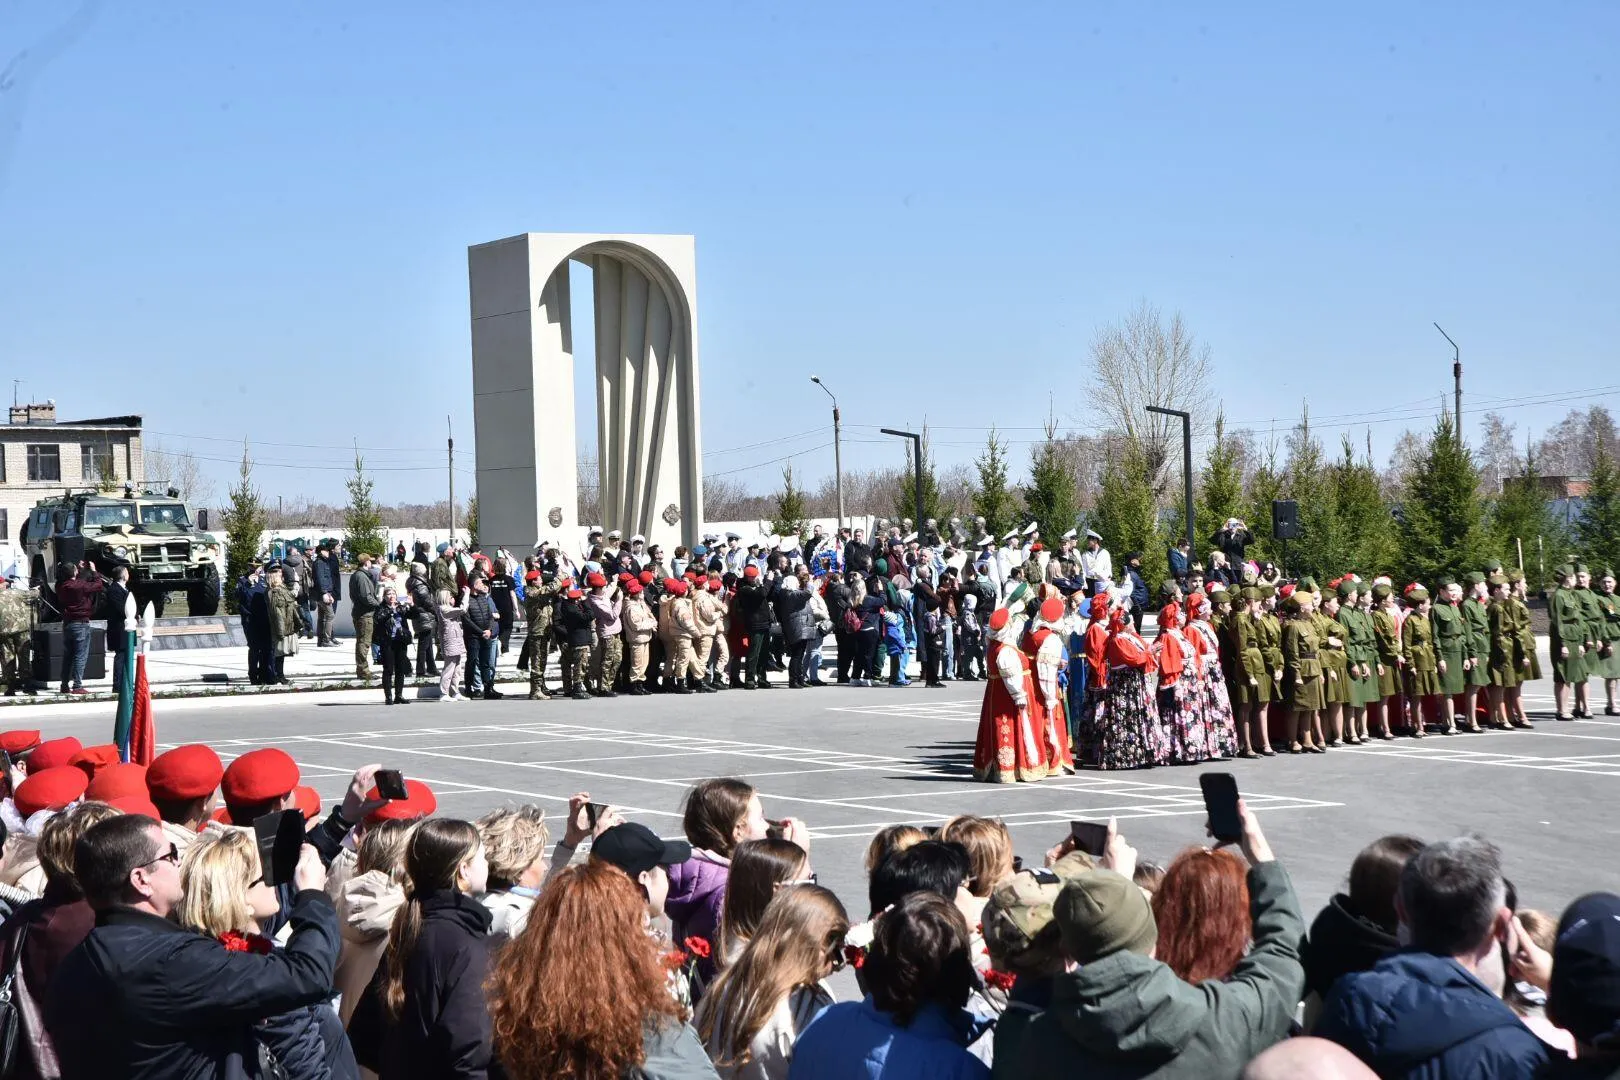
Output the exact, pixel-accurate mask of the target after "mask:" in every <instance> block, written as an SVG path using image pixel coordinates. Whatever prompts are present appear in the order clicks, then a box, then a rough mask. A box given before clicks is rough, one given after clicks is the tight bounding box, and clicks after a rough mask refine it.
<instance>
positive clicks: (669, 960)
mask: <svg viewBox="0 0 1620 1080" xmlns="http://www.w3.org/2000/svg"><path fill="white" fill-rule="evenodd" d="M686 959H687V957H686V953H684V952H682V951H681V950H680V949H671V950H669V952H667V953H665V954H664V966H665V967H667V968H669V969H670V970H671V971H673V970H675V969H676V968H678V967H680V966H681V965H682V964H684V963H686Z"/></svg>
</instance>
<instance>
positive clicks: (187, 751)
mask: <svg viewBox="0 0 1620 1080" xmlns="http://www.w3.org/2000/svg"><path fill="white" fill-rule="evenodd" d="M224 775H225V766H224V765H223V764H222V763H221V762H220V760H219V755H218V754H216V753H214V751H213V748H212V747H208V746H203V745H202V744H201V743H192V744H191V745H189V746H177V747H175V748H174V749H173V750H165V751H164V752H163V753H161V754H159V755H158V756H157V757H156V758H154V759H152V764H151V766H150V767H148V768H147V770H146V790H147V794H149V795H151V797H152V800H153V801H154V802H185V801H187V800H190V799H206V798H207V797H208V796H210V795H212V794H213V793H214V789H215V788H217V787H219V782H220V780H221V778H223V777H224Z"/></svg>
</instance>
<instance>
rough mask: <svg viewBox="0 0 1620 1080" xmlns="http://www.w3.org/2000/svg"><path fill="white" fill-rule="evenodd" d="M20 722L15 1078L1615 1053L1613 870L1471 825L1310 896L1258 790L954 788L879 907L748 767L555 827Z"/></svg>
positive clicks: (1533, 1073)
mask: <svg viewBox="0 0 1620 1080" xmlns="http://www.w3.org/2000/svg"><path fill="white" fill-rule="evenodd" d="M0 748H3V749H4V750H5V751H6V753H7V754H8V755H9V757H10V758H11V759H12V760H13V762H14V763H15V764H14V766H13V767H12V769H11V770H10V772H9V774H8V775H7V776H6V778H5V780H6V784H5V786H6V789H7V791H6V796H5V799H4V802H3V804H0V821H3V822H4V826H5V833H6V838H5V842H4V847H3V851H4V859H3V862H0V882H3V884H0V901H3V903H4V914H5V918H4V922H3V923H0V991H3V992H0V1061H4V1062H5V1063H7V1069H8V1072H7V1075H11V1076H19V1077H27V1078H36V1077H37V1078H46V1077H49V1078H58V1077H59V1078H62V1080H80V1078H85V1080H91V1078H93V1080H104V1078H107V1077H124V1078H132V1080H133V1078H158V1077H162V1078H168V1077H175V1076H186V1077H193V1078H210V1077H222V1078H223V1077H231V1078H238V1077H277V1078H286V1080H305V1078H319V1080H326V1078H332V1077H335V1078H344V1080H347V1078H356V1077H360V1076H379V1077H381V1078H383V1080H416V1078H422V1080H428V1078H432V1080H445V1078H452V1077H471V1078H489V1077H502V1078H511V1080H540V1078H554V1077H576V1078H580V1080H620V1078H640V1080H689V1078H702V1077H711V1078H714V1077H725V1078H736V1080H784V1078H785V1080H901V1078H905V1080H911V1078H917V1080H922V1078H930V1080H932V1078H940V1077H944V1078H978V1077H989V1076H1005V1077H1019V1078H1023V1077H1033V1078H1043V1077H1060V1076H1107V1077H1132V1078H1137V1077H1141V1078H1146V1077H1157V1078H1169V1077H1186V1078H1189V1080H1194V1078H1196V1080H1220V1078H1223V1077H1224V1078H1237V1077H1240V1076H1241V1077H1245V1078H1251V1080H1276V1078H1284V1077H1311V1078H1330V1080H1331V1078H1350V1077H1370V1076H1381V1077H1436V1078H1445V1077H1458V1078H1462V1077H1469V1078H1473V1077H1484V1078H1498V1080H1513V1078H1521V1077H1522V1078H1565V1077H1571V1078H1592V1077H1612V1076H1615V1075H1620V896H1615V895H1612V894H1608V893H1593V894H1589V895H1585V896H1582V897H1579V898H1577V899H1575V900H1574V901H1572V902H1571V903H1570V904H1569V905H1568V907H1567V908H1566V909H1565V910H1564V911H1563V912H1562V914H1561V915H1559V916H1554V915H1552V914H1549V913H1544V912H1540V911H1535V910H1530V909H1526V908H1522V907H1521V906H1520V905H1519V903H1518V900H1517V898H1516V891H1515V889H1514V888H1513V885H1512V884H1511V882H1509V881H1508V880H1507V879H1506V878H1505V876H1504V873H1503V866H1502V856H1501V853H1500V852H1499V851H1498V850H1497V849H1496V848H1495V847H1493V846H1492V845H1491V844H1489V843H1488V842H1486V841H1484V840H1482V839H1480V838H1478V837H1463V838H1456V839H1441V840H1438V841H1433V842H1425V841H1424V840H1421V839H1418V838H1415V837H1411V836H1404V835H1398V836H1386V837H1382V838H1379V839H1376V840H1374V841H1373V842H1372V843H1370V844H1369V845H1368V846H1367V847H1366V848H1365V849H1364V850H1362V851H1361V853H1360V854H1359V855H1357V856H1356V858H1355V860H1354V862H1353V863H1352V865H1351V866H1350V867H1349V870H1348V878H1347V888H1346V890H1345V891H1344V892H1342V893H1339V894H1337V895H1335V896H1334V897H1333V898H1332V899H1331V901H1330V902H1329V903H1328V904H1327V905H1326V906H1325V907H1324V908H1323V909H1322V910H1321V911H1320V912H1319V913H1318V914H1317V915H1316V916H1315V917H1314V919H1312V920H1311V921H1310V922H1309V923H1307V921H1306V918H1305V913H1304V911H1302V909H1301V904H1300V901H1299V898H1298V896H1297V895H1296V893H1295V891H1294V887H1293V884H1292V882H1291V880H1290V877H1289V874H1288V872H1287V870H1286V869H1285V868H1284V865H1283V862H1282V861H1281V860H1280V859H1279V858H1278V856H1277V855H1276V854H1275V853H1274V852H1273V851H1272V848H1271V845H1270V843H1269V841H1268V840H1267V838H1266V835H1265V832H1264V830H1263V829H1262V827H1261V823H1260V821H1259V820H1258V818H1257V817H1256V816H1255V815H1254V814H1252V813H1250V812H1249V811H1248V810H1247V809H1246V808H1244V807H1243V806H1242V804H1241V803H1240V804H1239V807H1238V815H1239V822H1240V833H1241V835H1240V836H1239V838H1238V839H1237V840H1236V842H1235V843H1233V844H1230V845H1226V844H1217V845H1215V846H1213V847H1206V846H1203V845H1201V844H1193V845H1191V846H1188V847H1187V848H1185V849H1184V850H1182V851H1181V852H1180V853H1179V854H1176V855H1175V857H1174V858H1173V859H1171V860H1169V862H1168V863H1167V864H1165V865H1163V866H1159V865H1155V864H1152V863H1150V862H1148V861H1146V860H1144V859H1142V858H1141V857H1140V856H1139V854H1138V852H1137V851H1136V850H1135V848H1134V847H1132V845H1131V844H1130V843H1129V842H1128V841H1127V838H1126V837H1125V836H1124V835H1122V834H1121V833H1120V832H1119V831H1118V829H1117V828H1115V826H1114V823H1113V822H1111V821H1110V822H1108V823H1107V824H1106V827H1105V831H1104V832H1103V834H1102V841H1101V843H1100V845H1098V846H1097V847H1093V846H1092V845H1091V844H1090V843H1088V842H1086V841H1085V840H1084V838H1081V839H1078V840H1077V839H1076V837H1075V836H1074V835H1072V834H1071V835H1070V836H1067V837H1064V838H1062V839H1061V840H1060V841H1059V842H1057V843H1056V844H1054V845H1052V846H1051V847H1050V848H1049V849H1047V850H1046V851H1044V852H1040V853H1036V852H1030V853H1028V854H1029V855H1030V859H1029V860H1028V864H1027V865H1025V860H1022V859H1020V858H1019V857H1018V856H1017V855H1016V854H1015V850H1014V848H1015V845H1014V842H1013V839H1012V836H1011V834H1010V833H1009V832H1008V830H1007V828H1006V827H1005V826H1004V825H1003V824H1002V823H1001V822H1000V821H999V820H996V819H993V818H985V817H975V816H961V817H957V818H954V819H951V820H950V821H948V822H947V823H946V824H944V825H943V826H940V827H938V828H930V829H926V830H925V829H922V828H918V827H914V826H909V825H897V826H889V827H885V828H883V829H881V830H879V831H878V832H877V833H876V834H875V835H873V836H872V838H871V840H870V842H869V843H868V845H867V847H866V851H865V859H864V868H865V872H866V880H867V895H866V896H865V897H864V898H861V900H860V903H859V905H858V906H857V905H854V904H852V903H851V902H850V901H851V900H852V898H849V897H844V898H840V897H839V896H838V895H836V894H835V893H834V892H832V891H831V890H829V889H827V888H826V887H824V886H823V885H821V884H820V883H819V881H818V877H817V873H816V869H815V868H816V866H817V865H818V863H819V861H820V860H822V859H824V858H825V856H824V855H822V854H821V853H820V849H819V847H818V848H817V849H816V852H815V854H814V855H813V854H812V843H811V839H810V832H809V830H808V829H807V828H806V827H805V825H804V823H803V822H801V821H799V820H797V819H794V818H784V819H773V818H772V817H770V816H768V815H767V810H766V807H765V806H764V805H763V804H762V801H761V797H760V794H759V792H757V791H756V790H755V789H753V788H752V787H751V786H750V785H748V784H747V783H745V782H743V781H740V780H735V779H726V778H719V779H713V780H705V781H702V782H700V783H698V784H697V785H696V786H695V787H693V788H692V789H691V790H690V791H689V792H688V793H687V795H686V797H685V801H684V804H683V817H682V832H683V833H684V837H683V838H682V839H678V840H668V839H664V838H662V837H660V836H659V835H658V834H656V833H654V832H653V831H652V830H651V829H649V828H647V827H646V826H645V825H643V824H641V823H639V822H635V821H630V820H626V819H625V817H624V816H623V815H622V814H621V813H619V812H618V811H616V810H614V809H612V808H611V807H602V806H599V805H598V804H596V803H593V802H591V800H590V796H589V794H588V793H584V792H581V793H578V794H576V795H574V796H573V797H572V798H571V799H570V800H569V806H568V810H567V813H566V817H565V820H564V822H563V835H562V836H561V838H560V839H559V840H558V842H557V843H556V844H555V845H551V837H550V835H549V832H548V823H547V820H546V815H545V813H544V812H543V811H541V810H540V809H539V808H537V807H534V806H517V807H512V806H505V807H499V808H496V809H493V810H491V811H490V812H488V813H486V814H485V815H484V816H482V817H480V818H478V819H477V820H476V821H466V820H460V819H456V818H451V817H446V816H443V815H440V814H438V812H437V810H438V807H437V800H436V798H435V796H434V794H433V792H432V791H431V790H430V789H429V788H428V787H427V786H426V785H425V784H422V783H421V782H419V781H415V780H409V781H405V782H404V785H403V790H402V791H392V790H391V791H389V794H393V795H395V796H403V797H395V798H387V797H385V795H384V794H383V791H384V788H383V784H382V782H381V781H382V777H381V775H380V774H379V767H378V766H375V765H368V766H365V767H363V768H361V769H359V770H357V771H356V772H355V774H354V776H353V777H352V779H351V781H350V783H349V785H348V788H347V790H346V792H345V794H344V796H343V798H342V800H341V802H340V803H339V804H338V805H336V806H334V807H332V808H331V809H330V810H328V811H327V812H326V813H325V814H322V812H321V807H320V804H319V799H318V798H316V797H315V796H314V793H313V792H312V791H311V790H310V789H308V788H307V787H305V786H303V785H302V783H301V777H300V774H299V769H298V766H297V764H296V763H295V762H294V761H293V759H292V758H291V757H290V756H288V755H287V754H286V753H285V752H283V751H282V750H280V749H277V748H274V747H266V748H262V749H258V750H254V751H251V752H249V753H246V754H243V755H241V756H240V757H237V758H235V759H234V760H232V761H231V762H230V764H229V765H228V766H226V765H225V764H224V763H223V762H222V761H221V759H220V757H219V756H218V755H217V754H216V753H215V752H214V751H213V750H212V749H210V748H209V747H207V746H203V745H187V746H180V747H176V748H174V749H171V750H168V751H166V752H165V753H163V754H162V755H159V756H158V757H157V758H156V759H155V760H154V761H153V762H152V763H151V765H150V766H145V767H143V766H140V765H134V764H126V763H120V762H119V761H118V755H117V752H116V750H115V749H114V748H112V747H105V746H92V747H82V746H80V745H79V744H78V743H77V741H76V740H73V739H53V740H48V741H41V739H40V736H39V733H38V732H29V731H10V732H5V733H3V734H0ZM289 818H290V819H291V820H293V821H296V822H298V823H299V824H298V825H297V826H296V827H295V830H294V832H293V833H292V834H291V835H292V839H293V841H294V842H295V843H294V847H296V846H297V842H298V841H300V840H301V842H302V848H301V850H300V851H299V852H298V854H297V857H296V859H290V858H289V859H283V857H282V852H283V849H282V847H281V843H280V834H281V832H283V831H285V830H284V829H283V828H281V827H282V826H284V825H285V823H286V821H287V820H288V819H289ZM267 819H268V820H270V821H271V822H272V824H273V825H275V826H276V827H277V828H275V829H273V830H272V832H275V833H276V834H277V835H276V836H275V837H273V838H272V839H274V840H275V842H274V843H273V844H269V845H268V846H267V841H266V834H265V832H264V830H263V829H262V828H260V826H261V825H262V824H263V823H264V822H265V821H266V820H267ZM300 834H302V835H301V836H300ZM1189 839H1191V838H1189ZM587 845H588V846H587ZM548 848H549V850H548ZM582 852H583V853H582ZM813 860H815V861H813ZM846 969H847V970H849V971H850V972H852V974H853V976H854V983H855V986H856V987H857V992H856V994H855V995H853V996H850V995H848V994H845V995H844V996H845V997H846V1000H838V998H839V996H840V995H839V993H838V992H837V991H836V990H835V988H834V983H835V982H837V983H840V984H843V985H847V983H848V980H847V979H839V980H833V978H832V977H833V975H834V973H836V972H839V971H841V970H846Z"/></svg>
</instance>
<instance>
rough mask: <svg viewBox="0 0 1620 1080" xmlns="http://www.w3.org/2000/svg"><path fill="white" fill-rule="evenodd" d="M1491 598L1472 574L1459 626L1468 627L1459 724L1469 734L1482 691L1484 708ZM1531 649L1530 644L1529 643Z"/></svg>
mask: <svg viewBox="0 0 1620 1080" xmlns="http://www.w3.org/2000/svg"><path fill="white" fill-rule="evenodd" d="M1490 599H1491V594H1490V589H1489V587H1488V586H1487V585H1486V584H1485V575H1484V574H1482V573H1480V572H1479V571H1478V570H1475V571H1474V572H1473V573H1471V574H1469V575H1468V597H1467V599H1465V600H1464V601H1463V602H1462V604H1461V605H1459V606H1460V607H1461V609H1462V615H1463V622H1464V623H1466V624H1467V626H1468V655H1469V656H1470V658H1471V659H1472V662H1471V663H1470V664H1469V665H1468V688H1467V689H1466V690H1464V691H1463V722H1464V723H1465V724H1466V725H1467V726H1468V730H1469V731H1478V730H1480V727H1479V692H1480V691H1481V690H1485V691H1486V694H1485V698H1486V703H1487V708H1488V707H1489V701H1490V685H1491V627H1490V622H1489V620H1488V618H1487V616H1486V605H1487V604H1489V603H1490ZM1531 644H1532V646H1534V641H1533V640H1532V642H1531Z"/></svg>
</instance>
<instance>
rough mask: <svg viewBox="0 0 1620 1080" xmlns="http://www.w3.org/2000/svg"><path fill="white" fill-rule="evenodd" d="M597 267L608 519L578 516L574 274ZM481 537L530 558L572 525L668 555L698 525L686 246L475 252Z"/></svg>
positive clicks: (603, 239)
mask: <svg viewBox="0 0 1620 1080" xmlns="http://www.w3.org/2000/svg"><path fill="white" fill-rule="evenodd" d="M575 260H578V261H580V262H582V263H585V264H587V265H588V266H590V267H591V270H592V277H593V280H594V293H595V296H594V297H593V299H594V311H595V323H596V372H595V378H596V428H597V436H596V445H597V465H598V468H599V469H600V470H601V477H600V480H601V485H600V490H601V506H602V520H601V521H600V522H580V521H579V520H578V514H577V512H576V507H577V502H576V499H577V486H576V485H577V482H578V469H577V466H576V463H575V423H574V335H573V325H572V305H571V297H570V295H569V278H568V267H569V263H570V262H572V261H575ZM467 270H468V278H469V283H470V293H471V308H472V365H473V421H474V426H475V428H476V432H475V439H476V446H477V455H478V533H479V540H480V541H481V542H482V544H483V546H484V548H485V549H486V550H493V549H494V548H495V547H496V546H497V545H499V546H503V547H506V548H507V549H508V550H510V551H513V552H523V551H526V550H528V549H529V548H530V547H531V546H532V545H533V544H534V542H535V541H536V540H537V539H543V538H546V537H556V538H557V539H558V540H559V541H560V542H562V543H565V544H568V545H569V546H570V548H572V547H573V546H574V540H573V538H574V537H575V536H576V534H577V530H578V526H580V525H582V524H600V525H602V526H603V527H604V528H607V529H619V530H622V531H623V533H624V535H626V536H631V535H633V534H635V533H641V534H642V535H644V536H646V537H647V540H648V542H649V543H654V542H656V543H661V544H663V545H664V548H665V550H666V552H667V551H668V550H670V549H672V548H673V547H674V546H675V545H676V544H686V545H687V546H688V547H690V546H692V545H694V544H695V543H697V542H698V535H697V534H698V532H699V531H700V530H701V526H702V523H703V469H702V461H703V450H702V444H701V438H700V433H699V430H698V427H699V423H698V419H699V412H698V407H699V398H698V357H697V327H696V313H697V258H696V244H695V241H694V238H693V237H691V236H653V235H639V236H638V235H619V234H613V233H524V234H522V235H519V236H511V237H508V238H506V239H505V240H496V241H493V242H491V243H487V244H477V245H474V246H473V247H470V248H468V249H467Z"/></svg>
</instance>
